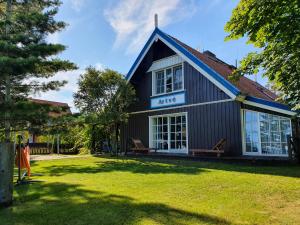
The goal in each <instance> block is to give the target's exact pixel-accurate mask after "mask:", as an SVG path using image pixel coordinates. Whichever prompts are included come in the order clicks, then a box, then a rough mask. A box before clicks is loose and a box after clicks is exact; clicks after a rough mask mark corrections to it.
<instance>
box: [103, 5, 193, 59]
mask: <svg viewBox="0 0 300 225" xmlns="http://www.w3.org/2000/svg"><path fill="white" fill-rule="evenodd" d="M195 11H196V4H195V2H194V0H172V1H162V0H152V1H142V0H120V1H119V2H118V4H116V5H113V6H112V7H110V8H108V9H106V10H105V11H104V16H105V18H106V20H107V21H108V22H109V24H110V25H111V26H112V28H113V29H114V31H115V32H116V35H117V36H116V40H115V43H114V47H120V46H121V45H122V44H124V43H128V45H127V46H128V48H127V53H135V52H136V51H138V50H140V49H141V47H142V45H143V43H145V40H146V38H147V37H148V36H149V34H150V33H151V32H152V31H153V29H154V14H155V13H157V14H158V26H159V27H165V26H167V25H168V24H171V23H175V22H178V21H180V20H182V19H184V18H186V17H189V16H191V15H192V14H194V12H195Z"/></svg>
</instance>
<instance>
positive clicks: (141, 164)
mask: <svg viewBox="0 0 300 225" xmlns="http://www.w3.org/2000/svg"><path fill="white" fill-rule="evenodd" d="M105 159H106V160H105V161H101V162H95V163H94V164H92V163H91V166H86V165H80V164H78V165H74V164H73V165H52V166H48V167H44V174H49V175H51V176H61V175H65V174H71V173H81V174H85V173H101V172H113V171H121V172H132V173H141V174H156V173H162V174H166V173H168V174H171V173H180V174H190V175H192V174H198V173H201V172H207V171H206V170H204V169H202V168H200V167H199V166H196V165H195V166H190V165H186V163H185V162H184V161H176V162H173V163H163V162H159V161H157V160H146V159H140V160H138V159H128V158H110V157H105ZM181 162H182V163H181Z"/></svg>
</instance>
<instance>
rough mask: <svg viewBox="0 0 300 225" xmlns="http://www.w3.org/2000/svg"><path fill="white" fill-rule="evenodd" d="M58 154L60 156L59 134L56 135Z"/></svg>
mask: <svg viewBox="0 0 300 225" xmlns="http://www.w3.org/2000/svg"><path fill="white" fill-rule="evenodd" d="M56 144H57V154H59V134H57V135H56Z"/></svg>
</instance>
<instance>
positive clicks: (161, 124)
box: [151, 114, 187, 151]
mask: <svg viewBox="0 0 300 225" xmlns="http://www.w3.org/2000/svg"><path fill="white" fill-rule="evenodd" d="M151 120H152V121H151V124H152V127H151V129H152V147H153V148H155V149H157V150H167V151H172V150H183V149H187V129H186V127H187V126H186V114H175V115H168V116H158V117H152V118H151Z"/></svg>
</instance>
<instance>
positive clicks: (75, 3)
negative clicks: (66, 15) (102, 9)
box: [70, 0, 86, 12]
mask: <svg viewBox="0 0 300 225" xmlns="http://www.w3.org/2000/svg"><path fill="white" fill-rule="evenodd" d="M70 3H71V7H72V9H74V10H75V11H76V12H80V11H81V9H82V7H83V6H84V5H85V4H86V0H70Z"/></svg>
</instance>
